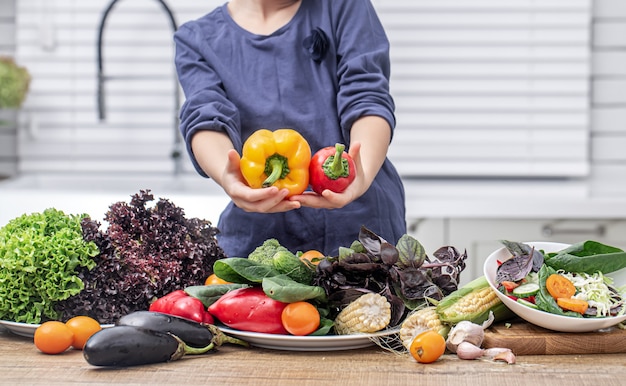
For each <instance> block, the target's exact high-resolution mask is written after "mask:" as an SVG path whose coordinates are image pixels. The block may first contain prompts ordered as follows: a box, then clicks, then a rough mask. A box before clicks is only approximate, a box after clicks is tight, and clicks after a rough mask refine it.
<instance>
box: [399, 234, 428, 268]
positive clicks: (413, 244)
mask: <svg viewBox="0 0 626 386" xmlns="http://www.w3.org/2000/svg"><path fill="white" fill-rule="evenodd" d="M396 248H397V249H398V252H399V254H400V255H399V261H398V263H396V265H397V266H399V267H401V268H404V267H416V268H417V267H421V266H422V264H424V260H426V250H425V249H424V246H423V245H422V244H421V243H420V242H419V241H418V240H417V239H415V238H414V237H412V236H411V235H408V234H405V235H403V236H402V237H400V240H398V243H397V245H396Z"/></svg>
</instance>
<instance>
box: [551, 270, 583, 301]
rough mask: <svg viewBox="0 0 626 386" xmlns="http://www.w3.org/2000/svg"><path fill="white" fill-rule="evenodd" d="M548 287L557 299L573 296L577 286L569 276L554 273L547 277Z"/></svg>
mask: <svg viewBox="0 0 626 386" xmlns="http://www.w3.org/2000/svg"><path fill="white" fill-rule="evenodd" d="M546 289H547V290H548V292H549V293H550V295H552V297H553V298H554V299H555V300H556V299H558V298H567V299H569V298H571V297H572V296H574V295H575V294H576V287H574V283H572V282H571V281H570V280H569V279H568V278H566V277H565V276H563V275H559V274H558V273H553V274H552V275H550V276H548V278H547V279H546Z"/></svg>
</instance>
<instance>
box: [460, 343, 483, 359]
mask: <svg viewBox="0 0 626 386" xmlns="http://www.w3.org/2000/svg"><path fill="white" fill-rule="evenodd" d="M484 351H485V350H483V349H482V348H480V347H478V346H476V345H474V344H472V343H469V342H461V343H460V344H459V345H458V346H457V348H456V355H457V356H458V357H459V358H460V359H469V360H472V359H478V358H480V357H482V356H483V353H484Z"/></svg>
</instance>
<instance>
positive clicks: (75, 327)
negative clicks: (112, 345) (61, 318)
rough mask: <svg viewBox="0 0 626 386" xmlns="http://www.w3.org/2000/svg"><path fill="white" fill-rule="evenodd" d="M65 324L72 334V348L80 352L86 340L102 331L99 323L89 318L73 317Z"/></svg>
mask: <svg viewBox="0 0 626 386" xmlns="http://www.w3.org/2000/svg"><path fill="white" fill-rule="evenodd" d="M65 324H66V325H67V326H68V327H69V328H70V330H72V332H73V333H74V339H73V340H72V347H74V348H75V349H77V350H82V349H83V347H84V346H85V343H86V342H87V339H89V338H90V337H91V336H92V335H93V334H95V333H96V332H98V331H100V330H101V329H102V327H101V326H100V323H98V321H97V320H95V319H93V318H90V317H89V316H75V317H73V318H71V319H70V320H68V321H67V322H65Z"/></svg>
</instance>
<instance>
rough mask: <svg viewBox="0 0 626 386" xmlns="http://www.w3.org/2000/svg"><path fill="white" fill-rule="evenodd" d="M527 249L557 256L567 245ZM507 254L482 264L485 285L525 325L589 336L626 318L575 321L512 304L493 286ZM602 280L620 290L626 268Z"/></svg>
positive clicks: (504, 251)
mask: <svg viewBox="0 0 626 386" xmlns="http://www.w3.org/2000/svg"><path fill="white" fill-rule="evenodd" d="M525 244H528V245H530V246H534V247H535V249H540V250H543V251H545V252H546V253H548V252H557V251H560V250H562V249H565V248H567V247H569V244H563V243H554V242H526V243H525ZM511 257H512V256H511V253H510V252H509V250H508V249H507V248H506V247H502V248H500V249H498V250H496V251H494V252H492V253H491V254H490V255H489V256H488V257H487V260H485V265H484V267H483V272H484V274H485V277H486V278H487V282H488V283H489V285H490V286H491V288H492V289H493V290H494V291H495V292H496V295H498V297H499V298H500V300H502V302H503V303H504V304H505V305H506V306H507V307H508V308H509V309H510V310H511V311H513V312H514V313H515V314H516V315H517V316H519V317H520V318H522V319H524V320H525V321H527V322H529V323H532V324H534V325H537V326H539V327H543V328H546V329H549V330H553V331H559V332H590V331H596V330H601V329H605V328H609V327H612V326H615V325H616V324H619V323H621V322H624V321H626V315H621V316H615V317H598V318H577V317H571V316H563V315H556V314H552V313H549V312H545V311H541V310H537V309H534V308H531V307H528V306H525V305H523V304H521V303H518V302H516V301H515V300H513V299H511V298H509V297H508V296H506V295H505V294H503V293H502V292H500V291H499V290H498V288H497V283H496V271H497V269H498V262H504V261H506V260H508V259H509V258H511ZM606 276H608V277H611V278H613V280H614V283H615V286H617V287H620V286H623V285H625V284H626V268H625V269H621V270H619V271H616V272H611V273H609V274H606Z"/></svg>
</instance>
